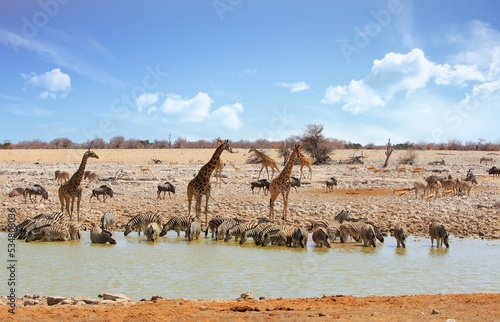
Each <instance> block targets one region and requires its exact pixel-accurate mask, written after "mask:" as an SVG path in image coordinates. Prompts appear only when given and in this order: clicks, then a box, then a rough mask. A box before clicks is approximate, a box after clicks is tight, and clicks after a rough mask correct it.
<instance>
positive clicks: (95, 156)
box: [84, 149, 99, 159]
mask: <svg viewBox="0 0 500 322" xmlns="http://www.w3.org/2000/svg"><path fill="white" fill-rule="evenodd" d="M84 156H86V157H87V158H96V159H99V157H98V156H97V154H95V152H94V151H91V150H90V149H88V151H87V152H85V154H84Z"/></svg>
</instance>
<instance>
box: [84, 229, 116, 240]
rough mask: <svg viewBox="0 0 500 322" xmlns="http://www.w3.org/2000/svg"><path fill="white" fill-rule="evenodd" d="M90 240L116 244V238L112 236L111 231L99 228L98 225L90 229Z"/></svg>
mask: <svg viewBox="0 0 500 322" xmlns="http://www.w3.org/2000/svg"><path fill="white" fill-rule="evenodd" d="M90 241H91V242H92V243H93V244H106V243H110V244H116V240H115V239H114V238H113V237H112V233H111V232H110V231H107V230H104V229H101V228H100V227H98V226H94V227H92V229H91V230H90Z"/></svg>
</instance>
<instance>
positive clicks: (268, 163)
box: [248, 147, 280, 180]
mask: <svg viewBox="0 0 500 322" xmlns="http://www.w3.org/2000/svg"><path fill="white" fill-rule="evenodd" d="M248 152H249V153H250V152H254V153H255V154H256V155H257V157H258V158H259V159H260V161H261V162H262V168H260V171H259V177H258V178H257V180H259V179H260V173H261V172H262V169H264V168H266V172H267V179H268V180H269V169H268V167H270V168H271V170H272V171H273V172H272V173H271V179H272V178H273V177H274V171H275V170H276V172H280V169H278V165H277V164H276V161H274V160H273V159H271V157H268V156H267V155H265V154H264V153H262V152H260V151H257V149H255V148H253V147H252V148H250V151H248Z"/></svg>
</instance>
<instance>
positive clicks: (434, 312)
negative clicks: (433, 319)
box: [431, 309, 440, 314]
mask: <svg viewBox="0 0 500 322" xmlns="http://www.w3.org/2000/svg"><path fill="white" fill-rule="evenodd" d="M439 313H440V312H439V311H438V310H436V309H432V313H431V314H439Z"/></svg>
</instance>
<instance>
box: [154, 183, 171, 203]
mask: <svg viewBox="0 0 500 322" xmlns="http://www.w3.org/2000/svg"><path fill="white" fill-rule="evenodd" d="M162 192H163V199H165V193H166V192H168V196H169V198H172V196H171V195H170V193H173V194H175V187H174V185H173V184H171V183H170V182H168V181H167V182H165V183H160V184H158V192H157V194H158V196H157V197H156V199H161V193H162Z"/></svg>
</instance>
